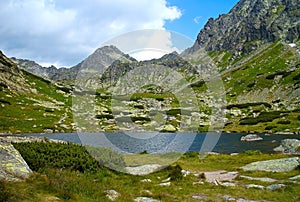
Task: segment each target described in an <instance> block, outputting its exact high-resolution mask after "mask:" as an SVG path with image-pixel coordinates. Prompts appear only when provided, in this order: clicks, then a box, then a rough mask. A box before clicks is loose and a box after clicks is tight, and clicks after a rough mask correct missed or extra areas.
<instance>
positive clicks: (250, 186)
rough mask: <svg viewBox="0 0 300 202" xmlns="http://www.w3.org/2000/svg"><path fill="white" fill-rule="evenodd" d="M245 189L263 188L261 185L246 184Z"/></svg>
mask: <svg viewBox="0 0 300 202" xmlns="http://www.w3.org/2000/svg"><path fill="white" fill-rule="evenodd" d="M246 188H247V189H249V188H255V189H264V188H265V187H264V186H262V185H257V184H247V185H246Z"/></svg>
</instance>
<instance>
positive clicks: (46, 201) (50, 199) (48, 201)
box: [42, 196, 61, 202]
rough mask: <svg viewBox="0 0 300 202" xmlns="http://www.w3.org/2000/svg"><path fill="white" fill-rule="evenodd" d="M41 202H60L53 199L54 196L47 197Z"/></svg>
mask: <svg viewBox="0 0 300 202" xmlns="http://www.w3.org/2000/svg"><path fill="white" fill-rule="evenodd" d="M42 201H43V202H57V201H61V200H60V198H58V197H55V196H47V197H44V198H43V199H42Z"/></svg>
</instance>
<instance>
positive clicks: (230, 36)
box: [186, 0, 300, 54]
mask: <svg viewBox="0 0 300 202" xmlns="http://www.w3.org/2000/svg"><path fill="white" fill-rule="evenodd" d="M299 8H300V4H299V1H298V0H276V1H273V0H264V1H262V0H241V1H240V2H239V3H238V4H237V5H236V6H235V7H234V8H233V9H232V10H231V11H230V12H229V13H228V14H226V15H220V16H219V17H218V18H217V19H213V18H210V19H209V20H208V22H207V23H206V25H205V26H204V28H203V29H202V30H201V31H200V33H199V34H198V36H197V40H196V42H195V44H194V46H193V47H192V48H190V49H188V50H187V51H186V53H194V52H196V51H197V50H198V49H199V48H200V47H204V48H205V50H206V51H223V50H225V51H231V52H233V53H235V54H240V53H241V52H243V53H248V52H251V51H252V50H254V49H256V48H257V47H258V46H259V45H260V44H262V43H264V42H274V41H276V40H277V39H283V40H285V41H288V42H293V41H294V40H297V39H298V37H299V35H300V23H299V19H300V13H299Z"/></svg>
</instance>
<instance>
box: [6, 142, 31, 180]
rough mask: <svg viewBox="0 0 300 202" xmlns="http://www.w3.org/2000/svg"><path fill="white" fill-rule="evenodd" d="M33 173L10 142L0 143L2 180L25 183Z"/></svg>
mask: <svg viewBox="0 0 300 202" xmlns="http://www.w3.org/2000/svg"><path fill="white" fill-rule="evenodd" d="M31 173H32V171H31V169H30V168H29V167H28V165H27V163H26V162H25V160H24V159H23V158H22V156H21V154H20V153H19V152H18V151H17V150H16V149H15V148H14V147H13V145H12V144H11V143H10V142H7V141H4V140H1V141H0V180H5V181H23V180H24V179H26V178H28V177H29V176H30V174H31Z"/></svg>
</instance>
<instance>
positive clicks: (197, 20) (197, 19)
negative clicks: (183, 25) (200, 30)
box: [194, 16, 202, 24]
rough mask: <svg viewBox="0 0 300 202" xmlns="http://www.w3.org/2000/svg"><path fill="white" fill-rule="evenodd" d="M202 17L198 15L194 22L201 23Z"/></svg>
mask: <svg viewBox="0 0 300 202" xmlns="http://www.w3.org/2000/svg"><path fill="white" fill-rule="evenodd" d="M201 18H202V17H201V16H196V17H195V18H194V22H195V23H196V24H200V21H199V20H200V19H201Z"/></svg>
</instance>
